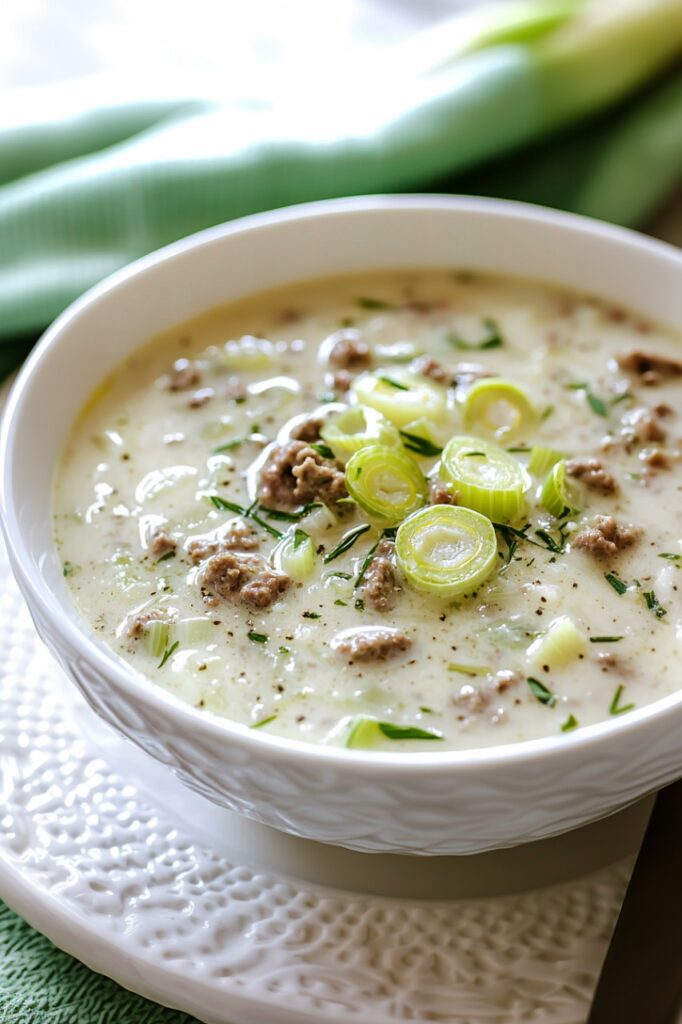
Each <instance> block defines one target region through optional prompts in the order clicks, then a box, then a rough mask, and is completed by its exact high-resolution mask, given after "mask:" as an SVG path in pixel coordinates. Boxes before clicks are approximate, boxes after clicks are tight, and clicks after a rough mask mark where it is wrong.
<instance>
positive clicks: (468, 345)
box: [445, 320, 504, 352]
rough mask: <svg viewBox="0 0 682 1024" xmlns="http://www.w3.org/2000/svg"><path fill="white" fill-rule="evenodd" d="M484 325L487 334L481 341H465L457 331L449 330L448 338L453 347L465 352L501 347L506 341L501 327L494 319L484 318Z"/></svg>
mask: <svg viewBox="0 0 682 1024" xmlns="http://www.w3.org/2000/svg"><path fill="white" fill-rule="evenodd" d="M483 327H484V328H485V331H486V334H485V336H484V337H483V338H482V339H481V341H475V342H468V341H465V340H464V338H462V337H461V336H460V335H459V334H457V333H456V331H449V332H448V333H447V334H446V336H445V337H446V340H447V341H448V342H449V343H450V345H452V347H453V348H456V349H458V350H459V351H464V352H474V351H477V352H482V351H484V350H485V349H491V348H500V347H501V346H502V345H503V344H504V341H503V339H502V335H501V334H500V329H499V327H498V326H497V324H496V323H495V321H494V320H484V321H483Z"/></svg>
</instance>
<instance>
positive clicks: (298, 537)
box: [293, 527, 310, 551]
mask: <svg viewBox="0 0 682 1024" xmlns="http://www.w3.org/2000/svg"><path fill="white" fill-rule="evenodd" d="M307 540H310V536H309V535H308V534H307V533H306V532H305V530H299V528H298V527H296V529H295V530H294V543H293V548H294V551H298V549H299V548H300V546H301V544H305V542H306V541H307Z"/></svg>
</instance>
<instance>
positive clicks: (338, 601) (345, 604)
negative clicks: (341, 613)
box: [334, 597, 348, 608]
mask: <svg viewBox="0 0 682 1024" xmlns="http://www.w3.org/2000/svg"><path fill="white" fill-rule="evenodd" d="M334 604H338V605H339V607H340V608H347V607H348V602H347V601H342V600H341V598H340V597H337V599H336V601H334Z"/></svg>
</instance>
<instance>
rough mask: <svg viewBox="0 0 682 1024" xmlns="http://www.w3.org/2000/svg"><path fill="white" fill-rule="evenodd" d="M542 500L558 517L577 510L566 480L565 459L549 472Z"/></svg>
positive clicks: (545, 506)
mask: <svg viewBox="0 0 682 1024" xmlns="http://www.w3.org/2000/svg"><path fill="white" fill-rule="evenodd" d="M540 501H541V502H542V504H543V506H544V508H546V509H547V511H548V512H549V513H551V515H553V516H556V517H557V518H561V516H566V515H569V514H570V513H572V512H576V511H577V510H576V508H575V504H574V502H573V499H572V496H571V490H570V488H569V485H568V481H567V480H566V460H565V459H561V461H560V462H557V463H555V465H554V466H552V468H551V469H550V471H549V473H548V474H547V478H546V479H545V482H544V484H543V485H542V491H541V492H540Z"/></svg>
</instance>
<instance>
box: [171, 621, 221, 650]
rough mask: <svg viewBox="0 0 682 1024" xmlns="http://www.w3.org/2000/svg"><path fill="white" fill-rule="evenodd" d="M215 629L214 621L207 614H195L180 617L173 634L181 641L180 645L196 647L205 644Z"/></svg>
mask: <svg viewBox="0 0 682 1024" xmlns="http://www.w3.org/2000/svg"><path fill="white" fill-rule="evenodd" d="M213 629H214V626H213V623H212V622H211V620H210V619H207V618H206V616H205V615H193V616H189V617H188V618H186V619H179V620H178V621H177V622H176V623H175V626H174V629H173V634H174V636H175V637H176V638H177V639H178V640H179V641H180V646H181V647H182V648H183V649H184V648H185V647H196V646H197V645H198V644H205V643H206V641H207V640H208V639H209V638H210V636H211V631H212V630H213Z"/></svg>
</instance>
